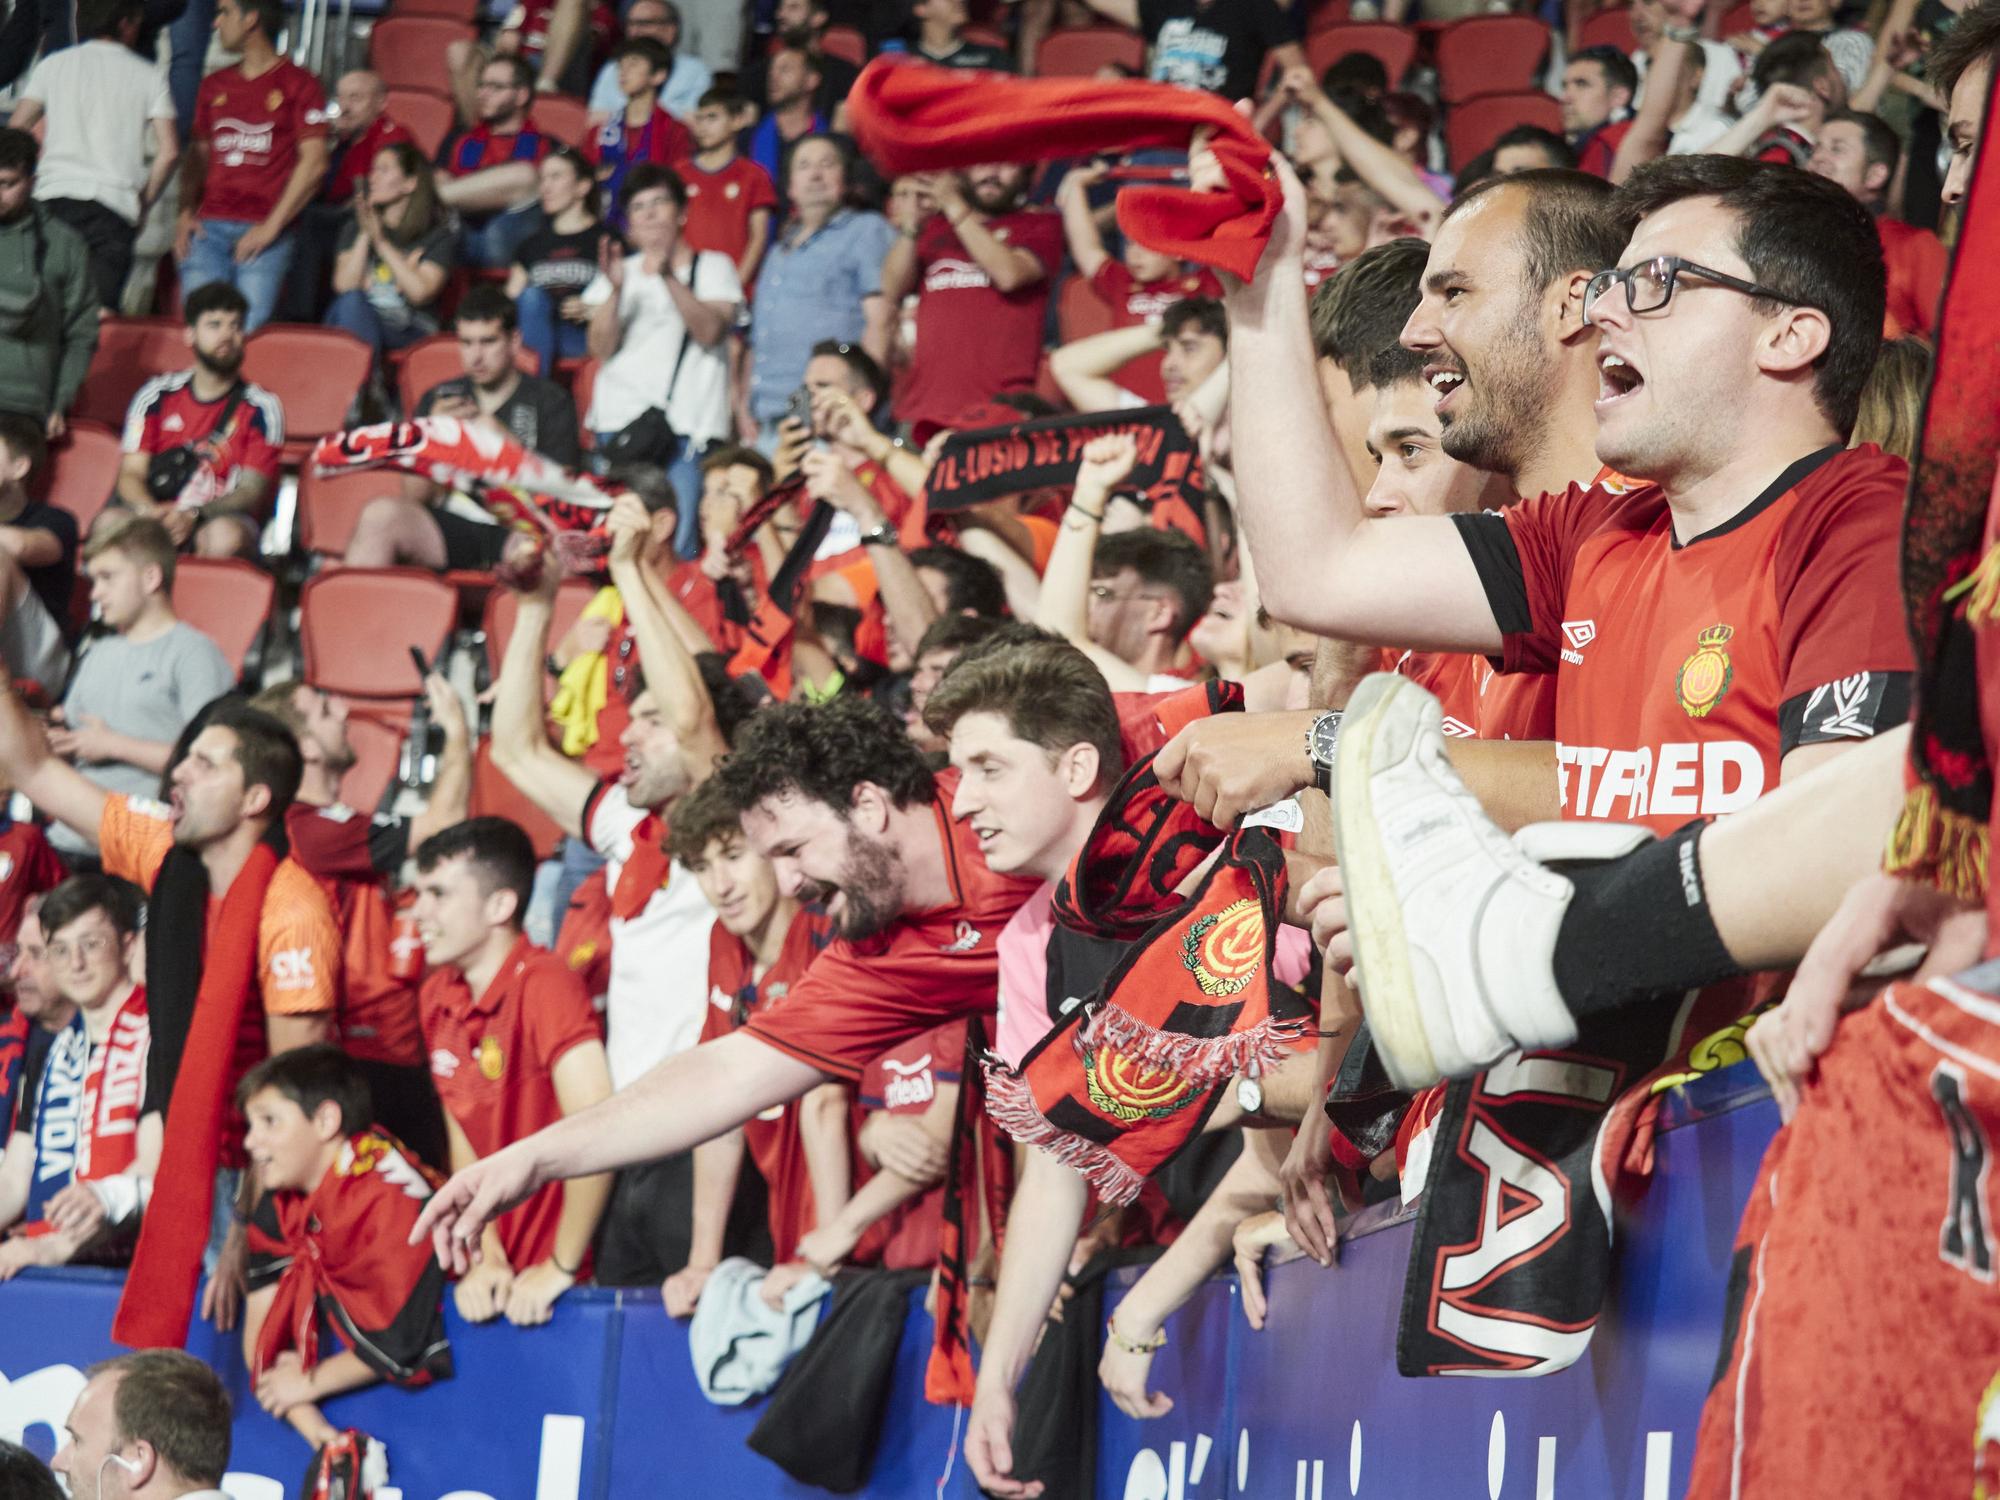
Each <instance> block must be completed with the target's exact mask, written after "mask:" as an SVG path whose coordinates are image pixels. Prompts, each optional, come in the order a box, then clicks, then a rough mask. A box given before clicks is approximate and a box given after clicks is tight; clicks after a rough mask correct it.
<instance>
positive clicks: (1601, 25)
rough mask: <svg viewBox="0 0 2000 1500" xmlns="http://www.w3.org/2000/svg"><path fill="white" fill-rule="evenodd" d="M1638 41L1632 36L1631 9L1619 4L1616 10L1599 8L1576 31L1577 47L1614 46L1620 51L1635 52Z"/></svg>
mask: <svg viewBox="0 0 2000 1500" xmlns="http://www.w3.org/2000/svg"><path fill="white" fill-rule="evenodd" d="M1638 46H1639V44H1638V42H1637V41H1636V40H1635V39H1634V38H1633V36H1632V11H1631V8H1630V7H1629V6H1624V5H1621V6H1619V7H1618V8H1617V9H1616V10H1600V11H1599V12H1598V13H1597V14H1596V15H1594V16H1592V17H1591V18H1590V19H1589V20H1587V21H1585V22H1584V23H1583V29H1582V30H1581V31H1579V32H1578V33H1577V47H1578V49H1579V50H1581V49H1582V48H1584V47H1616V48H1617V49H1618V50H1619V51H1620V52H1627V53H1629V52H1635V51H1637V50H1638Z"/></svg>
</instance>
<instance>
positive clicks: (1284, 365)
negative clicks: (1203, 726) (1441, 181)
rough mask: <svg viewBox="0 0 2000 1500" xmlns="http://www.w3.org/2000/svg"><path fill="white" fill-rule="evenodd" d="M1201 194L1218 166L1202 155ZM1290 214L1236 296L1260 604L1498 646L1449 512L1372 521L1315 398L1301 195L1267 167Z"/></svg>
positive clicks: (1238, 431) (1237, 429) (1242, 445)
mask: <svg viewBox="0 0 2000 1500" xmlns="http://www.w3.org/2000/svg"><path fill="white" fill-rule="evenodd" d="M1193 167H1194V174H1195V181H1196V182H1197V184H1200V185H1207V186H1211V187H1217V186H1219V184H1220V182H1221V177H1220V168H1219V167H1217V166H1216V165H1215V163H1214V161H1213V158H1212V157H1211V156H1210V154H1209V153H1208V151H1207V150H1206V147H1205V145H1202V146H1199V147H1198V149H1197V151H1196V153H1195V156H1194V159H1193ZM1272 169H1273V170H1274V171H1275V172H1276V173H1277V175H1278V178H1279V181H1280V183H1281V184H1282V186H1283V190H1284V206H1283V208H1282V209H1281V210H1280V211H1279V214H1278V218H1277V221H1276V223H1275V224H1274V226H1273V230H1272V236H1271V242H1270V244H1269V246H1268V247H1267V248H1266V249H1265V251H1264V256H1263V259H1262V261H1261V262H1260V263H1259V265H1258V268H1257V278H1256V280H1255V281H1253V282H1249V283H1236V284H1234V285H1233V286H1232V288H1231V290H1230V292H1229V297H1228V306H1229V365H1230V389H1229V403H1230V405H1229V410H1230V432H1231V452H1232V455H1233V458H1234V465H1235V472H1236V486H1237V494H1238V498H1239V509H1240V512H1241V515H1242V520H1243V532H1244V538H1245V540H1246V541H1247V543H1248V544H1249V547H1250V550H1251V553H1252V554H1253V556H1254V557H1255V559H1256V566H1257V577H1258V580H1259V584H1260V586H1261V588H1262V590H1263V595H1264V605H1265V607H1266V608H1267V609H1269V610H1270V612H1271V614H1272V615H1273V616H1274V617H1276V618H1277V619H1280V620H1284V621H1287V622H1289V623H1291V624H1294V625H1297V626H1299V627H1300V628H1302V629H1305V630H1310V631H1312V632H1313V633H1314V634H1316V635H1330V636H1339V637H1342V638H1345V639H1350V640H1357V641H1371V642H1375V643H1377V644H1381V645H1392V644H1393V645H1403V646H1414V647H1420V648H1423V649H1428V650H1440V651H1486V652H1494V651H1498V650H1499V649H1500V646H1501V636H1500V627H1499V624H1498V623H1497V622H1496V621H1495V620H1494V618H1493V610H1492V608H1491V606H1489V605H1488V603H1487V602H1486V591H1485V589H1484V588H1483V587H1482V586H1481V585H1480V581H1479V574H1478V572H1477V570H1476V569H1475V568H1474V566H1473V562H1472V556H1471V554H1470V553H1469V552H1467V551H1466V549H1465V544H1464V542H1462V541H1461V540H1460V539H1459V535H1458V530H1457V528H1456V527H1455V526H1454V525H1453V524H1452V522H1451V521H1450V520H1449V519H1447V518H1444V517H1424V516H1397V517H1394V518H1392V519H1376V520H1370V519H1369V518H1368V517H1367V514H1366V513H1365V511H1364V510H1363V509H1362V504H1361V492H1360V491H1359V490H1358V489H1357V488H1356V487H1355V484H1354V481H1353V479H1352V478H1351V477H1350V476H1349V474H1348V472H1347V466H1346V462H1345V460H1344V459H1343V458H1342V457H1341V454H1340V448H1339V445H1338V443H1337V442H1336V440H1335V438H1334V434H1333V423H1332V420H1331V419H1330V418H1329V416H1328V415H1327V410H1326V406H1325V403H1324V402H1323V401H1322V399H1321V396H1320V385H1319V376H1318V371H1317V369H1316V368H1315V360H1314V356H1313V347H1312V337H1311V324H1310V320H1309V314H1308V310H1307V302H1306V286H1305V268H1304V262H1303V251H1304V247H1305V225H1306V194H1305V188H1304V187H1303V186H1302V185H1301V184H1300V182H1299V179H1298V176H1297V174H1295V173H1294V172H1293V171H1292V169H1291V167H1290V165H1289V164H1287V163H1286V161H1285V160H1284V158H1283V157H1281V156H1274V157H1273V158H1272Z"/></svg>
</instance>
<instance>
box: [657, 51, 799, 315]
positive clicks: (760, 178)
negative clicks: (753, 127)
mask: <svg viewBox="0 0 2000 1500" xmlns="http://www.w3.org/2000/svg"><path fill="white" fill-rule="evenodd" d="M742 107H743V101H742V100H741V99H739V98H737V96H736V95H735V93H734V92H733V91H731V90H729V89H722V88H715V89H710V90H709V91H708V92H707V93H705V94H703V95H702V96H701V102H700V103H699V104H697V105H696V106H695V111H694V150H693V151H692V152H691V153H690V154H689V155H688V156H686V157H684V158H683V159H681V160H680V161H677V162H675V163H674V170H675V171H676V172H678V173H680V177H681V181H682V182H684V183H686V184H687V222H686V223H685V224H684V225H683V226H682V229H681V233H682V234H683V235H685V236H686V237H687V242H688V243H689V244H690V245H692V246H694V248H695V249H697V250H719V251H721V252H722V253H723V254H724V255H726V256H728V257H729V258H730V259H731V260H733V261H735V262H736V275H737V279H738V280H740V281H741V282H742V283H743V289H744V290H745V291H746V292H747V291H749V290H750V287H751V284H752V283H753V282H754V281H755V280H756V279H757V268H758V267H759V266H760V265H762V264H763V262H764V250H765V247H766V246H768V245H769V244H770V243H771V218H772V215H774V214H775V213H776V212H777V209H778V190H777V188H776V186H775V185H774V184H773V183H772V181H771V174H770V173H769V172H766V171H765V170H764V169H763V168H762V167H760V166H758V165H757V163H756V162H754V161H752V160H750V158H749V157H747V156H744V155H742V154H741V153H740V152H738V151H737V149H736V114H737V111H738V110H740V109H741V108H742Z"/></svg>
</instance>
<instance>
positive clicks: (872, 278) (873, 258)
mask: <svg viewBox="0 0 2000 1500" xmlns="http://www.w3.org/2000/svg"><path fill="white" fill-rule="evenodd" d="M939 222H940V223H942V222H943V220H942V219H940V220H939ZM854 241H855V248H856V254H857V255H858V257H859V263H858V264H857V265H856V266H855V276H854V288H855V290H856V291H857V292H859V293H860V294H861V295H862V296H864V297H873V296H877V295H879V294H880V292H881V290H882V262H883V261H885V260H887V259H888V258H889V249H890V247H891V246H893V245H894V244H895V243H896V231H895V230H894V229H892V228H891V227H890V225H889V221H888V220H887V219H885V218H883V217H882V216H881V215H880V214H875V213H867V214H862V215H861V225H860V227H859V228H858V229H856V230H855V234H854Z"/></svg>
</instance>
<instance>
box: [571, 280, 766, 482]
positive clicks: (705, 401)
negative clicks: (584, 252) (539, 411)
mask: <svg viewBox="0 0 2000 1500" xmlns="http://www.w3.org/2000/svg"><path fill="white" fill-rule="evenodd" d="M667 274H673V273H672V272H669V273H667ZM692 281H693V291H694V295H695V299H696V300H697V301H700V302H726V303H730V304H732V305H738V304H741V303H742V301H743V283H742V281H741V280H739V279H738V277H737V275H736V263H735V262H734V261H732V260H731V259H730V258H729V257H728V256H726V255H723V254H721V253H720V252H719V251H714V250H704V251H702V252H701V253H700V254H699V255H697V256H695V258H694V268H693V277H692ZM610 297H611V281H610V278H609V277H607V276H605V275H604V274H603V273H602V272H599V273H598V276H597V279H596V280H594V281H592V282H591V283H590V285H589V286H587V287H585V288H584V290H583V301H584V305H585V306H587V307H601V306H603V305H604V303H605V302H607V301H609V300H610ZM618 326H619V329H620V338H619V343H618V352H617V353H616V354H614V355H612V356H611V358H610V359H608V360H606V361H605V362H604V367H603V368H602V369H600V370H599V371H598V372H597V387H596V389H595V390H594V391H593V392H592V394H591V398H590V410H589V412H588V413H586V414H585V416H584V421H585V422H586V423H587V424H588V425H589V427H590V430H591V431H592V432H617V431H618V430H619V429H620V428H622V427H624V426H625V425H626V424H627V423H629V422H631V421H633V420H634V419H635V418H636V417H638V415H639V414H640V413H641V412H643V411H645V410H646V408H647V407H649V406H664V407H665V409H666V413H667V422H668V424H669V425H670V426H671V427H672V428H673V429H674V431H675V432H677V433H679V434H680V435H681V436H682V437H684V438H687V439H688V440H690V441H691V442H693V443H694V444H696V445H697V446H699V445H701V444H703V443H712V442H715V441H716V440H717V439H719V438H725V437H727V436H729V354H728V343H727V340H720V339H719V340H717V341H716V343H715V346H714V347H713V348H709V349H704V348H703V347H702V346H701V345H700V344H690V345H689V346H688V351H687V358H686V359H683V360H681V366H680V373H679V375H678V376H676V375H675V373H674V361H675V359H676V358H678V357H679V355H680V352H681V343H682V341H683V340H684V339H686V338H687V324H686V323H685V322H684V321H683V320H682V318H681V314H680V309H679V308H677V307H675V306H674V299H673V294H672V293H670V292H669V291H668V290H667V283H666V281H665V279H664V277H662V276H648V275H647V274H646V273H645V272H643V271H642V270H641V269H640V257H639V256H636V255H631V256H627V257H626V259H625V285H624V288H623V290H622V292H621V293H620V295H619V298H618ZM669 381H672V382H673V396H672V399H671V400H669V399H668V396H667V385H668V382H669Z"/></svg>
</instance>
